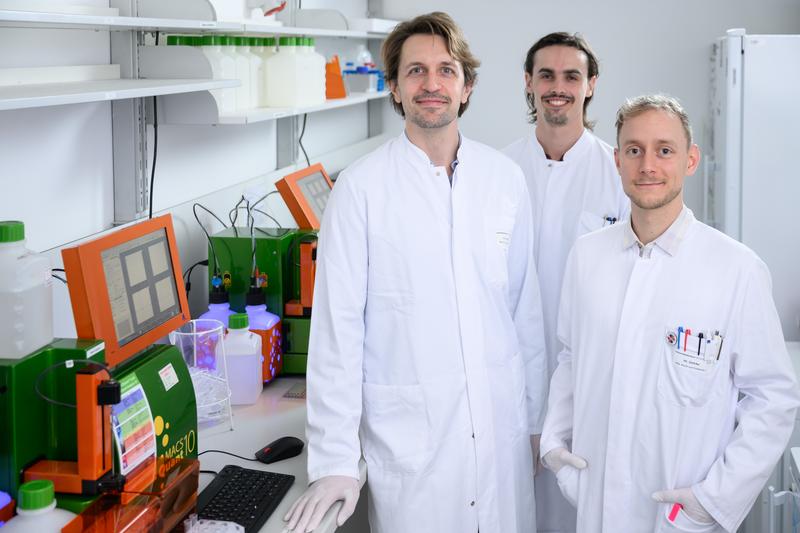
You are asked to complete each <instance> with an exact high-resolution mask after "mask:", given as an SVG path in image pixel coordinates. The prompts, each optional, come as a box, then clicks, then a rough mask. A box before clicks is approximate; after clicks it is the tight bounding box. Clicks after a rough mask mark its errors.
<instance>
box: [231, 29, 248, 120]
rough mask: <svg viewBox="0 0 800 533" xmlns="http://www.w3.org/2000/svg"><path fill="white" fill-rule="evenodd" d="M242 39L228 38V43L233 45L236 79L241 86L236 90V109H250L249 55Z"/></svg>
mask: <svg viewBox="0 0 800 533" xmlns="http://www.w3.org/2000/svg"><path fill="white" fill-rule="evenodd" d="M243 40H244V37H228V43H229V44H232V45H233V51H234V57H235V58H236V77H237V78H238V79H239V80H240V81H241V82H242V84H241V85H240V86H239V87H237V88H236V109H238V110H243V109H250V108H251V107H253V106H252V98H251V96H250V54H248V53H247V50H246V49H245V48H246V47H245V45H244V44H243Z"/></svg>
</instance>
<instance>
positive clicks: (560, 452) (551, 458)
mask: <svg viewBox="0 0 800 533" xmlns="http://www.w3.org/2000/svg"><path fill="white" fill-rule="evenodd" d="M542 463H543V464H544V466H545V467H547V468H549V469H550V470H552V471H553V472H555V473H556V481H557V482H558V488H559V489H561V494H563V495H564V498H566V499H567V501H568V502H569V503H571V504H572V505H573V506H574V507H578V477H579V476H578V471H579V470H583V469H584V468H586V467H587V466H588V464H587V463H586V459H584V458H583V457H578V456H577V455H575V454H574V453H570V451H569V450H567V449H566V448H555V449H553V450H550V451H549V452H547V453H546V454H545V455H544V457H542Z"/></svg>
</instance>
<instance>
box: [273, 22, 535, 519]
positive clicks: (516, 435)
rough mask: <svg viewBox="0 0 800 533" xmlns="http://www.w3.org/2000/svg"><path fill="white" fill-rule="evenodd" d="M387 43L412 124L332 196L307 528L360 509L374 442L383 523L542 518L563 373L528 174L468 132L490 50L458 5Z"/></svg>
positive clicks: (318, 315)
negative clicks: (541, 484) (540, 270)
mask: <svg viewBox="0 0 800 533" xmlns="http://www.w3.org/2000/svg"><path fill="white" fill-rule="evenodd" d="M383 56H384V65H385V69H386V79H387V81H388V83H389V87H390V88H391V91H392V103H393V105H394V106H395V109H396V110H397V111H398V112H399V113H400V114H401V115H402V116H403V117H404V118H405V131H404V132H403V134H402V135H400V136H399V137H398V138H396V139H394V140H391V141H389V142H387V143H386V144H384V145H383V146H382V147H380V148H378V149H377V150H376V151H375V152H373V153H371V154H369V155H367V156H365V157H363V158H362V159H360V160H359V161H357V162H356V163H354V164H353V165H351V166H350V167H349V168H348V169H346V170H345V171H343V172H342V173H341V175H340V177H339V179H338V180H337V182H336V186H335V187H334V189H333V192H332V194H331V198H330V201H329V203H328V205H327V208H326V211H325V215H324V219H323V222H322V229H321V232H320V240H319V248H318V255H317V274H316V286H315V290H314V311H313V315H312V318H311V339H310V346H309V357H308V374H307V381H308V399H307V406H308V472H309V480H310V481H311V482H312V484H311V485H310V487H309V489H308V490H307V492H306V493H305V494H304V495H303V496H302V497H301V498H300V499H299V500H298V502H297V503H296V504H295V505H294V506H293V508H292V509H291V510H290V512H289V513H288V515H287V519H288V520H289V527H290V528H292V529H295V530H297V529H299V530H301V531H310V530H313V529H314V528H316V525H317V524H318V523H319V519H320V518H321V517H322V515H323V514H324V513H325V512H326V511H327V510H328V508H329V507H330V506H331V504H332V503H333V502H334V501H336V500H340V499H342V500H344V502H345V503H344V506H343V510H342V512H340V514H339V515H338V520H337V521H338V523H340V524H341V523H342V522H343V521H344V520H345V519H346V518H347V517H348V516H349V514H350V513H352V510H353V508H354V506H355V503H356V500H357V498H358V477H359V473H358V462H359V458H360V457H361V455H362V451H363V455H364V459H365V461H366V463H367V471H368V481H367V486H368V489H369V516H370V525H371V527H372V530H373V531H375V532H378V533H408V532H412V531H413V532H415V533H426V532H430V533H448V532H451V533H476V532H477V531H479V530H480V532H481V533H514V532H519V533H528V532H530V531H532V530H533V528H534V524H535V517H534V513H535V508H534V499H533V479H532V477H531V474H530V473H531V469H532V467H533V466H532V454H531V448H530V442H529V439H530V435H533V434H539V433H540V432H541V423H542V420H543V416H544V415H543V411H544V399H545V394H546V393H545V387H546V379H547V374H546V371H545V366H546V363H545V353H544V341H543V333H542V315H541V303H540V299H539V288H538V279H537V277H536V269H535V266H534V263H533V260H532V250H533V222H532V220H531V211H530V203H529V199H528V195H527V192H526V190H525V179H524V176H523V175H522V172H521V171H520V169H519V167H518V166H517V165H515V164H514V163H513V162H512V161H511V160H509V159H508V158H507V157H505V156H503V155H502V154H500V153H499V152H497V151H495V150H493V149H491V148H488V147H486V146H484V145H482V144H479V143H477V142H474V141H471V140H469V139H467V138H465V137H464V136H463V135H460V133H459V130H458V117H459V116H460V115H461V114H462V113H463V112H464V110H465V109H466V108H467V106H468V104H469V98H470V95H471V93H472V90H473V88H474V84H475V80H476V76H477V70H476V69H477V67H478V64H479V63H478V61H477V59H475V58H474V57H473V56H472V54H471V53H470V50H469V47H468V45H467V43H466V41H465V40H464V38H463V36H462V34H461V31H460V30H459V28H458V27H457V26H456V25H455V23H454V22H453V20H452V19H451V18H450V17H449V16H447V15H446V14H444V13H431V14H429V15H423V16H420V17H417V18H415V19H413V20H411V21H408V22H404V23H401V24H399V25H398V26H397V28H396V29H395V30H394V31H393V32H392V33H391V34H390V35H389V36H388V37H387V39H386V41H385V42H384V45H383Z"/></svg>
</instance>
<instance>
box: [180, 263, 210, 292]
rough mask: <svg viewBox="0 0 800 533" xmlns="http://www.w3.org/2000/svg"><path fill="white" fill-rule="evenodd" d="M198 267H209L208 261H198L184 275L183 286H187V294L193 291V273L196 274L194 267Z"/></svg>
mask: <svg viewBox="0 0 800 533" xmlns="http://www.w3.org/2000/svg"><path fill="white" fill-rule="evenodd" d="M197 266H208V259H204V260H202V261H198V262H197V263H195V264H193V265H192V266H190V267H189V268H187V269H186V271H185V272H184V273H183V284H184V285H185V286H186V292H187V293H188V292H189V291H190V290H192V272H194V267H197Z"/></svg>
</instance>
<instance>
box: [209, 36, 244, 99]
mask: <svg viewBox="0 0 800 533" xmlns="http://www.w3.org/2000/svg"><path fill="white" fill-rule="evenodd" d="M222 44H223V38H222V36H221V35H203V45H202V48H201V50H203V54H205V56H206V57H207V58H208V62H209V64H210V65H211V73H212V76H213V77H214V79H221V80H232V79H234V78H236V60H235V59H234V58H233V57H232V56H231V55H230V54H226V53H225V52H224V51H223V50H222ZM211 94H212V95H213V96H214V99H215V100H216V101H217V108H218V109H219V112H220V113H232V112H233V111H235V110H236V89H235V88H233V87H231V88H229V89H214V90H213V91H211Z"/></svg>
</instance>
